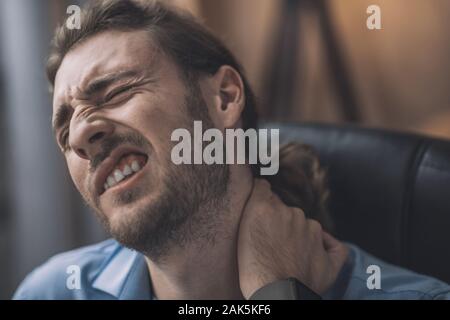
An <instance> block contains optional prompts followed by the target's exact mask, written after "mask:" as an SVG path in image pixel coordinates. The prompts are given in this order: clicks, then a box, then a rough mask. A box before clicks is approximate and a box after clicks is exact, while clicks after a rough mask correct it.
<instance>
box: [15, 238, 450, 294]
mask: <svg viewBox="0 0 450 320" xmlns="http://www.w3.org/2000/svg"><path fill="white" fill-rule="evenodd" d="M348 246H349V248H350V254H349V257H348V259H347V261H346V263H345V264H344V267H343V268H342V270H341V271H340V273H339V275H338V278H337V280H336V282H335V283H334V285H333V286H332V288H331V289H330V290H329V291H328V292H327V293H326V294H325V295H324V299H449V300H450V286H449V285H447V284H446V283H444V282H442V281H439V280H436V279H433V278H431V277H427V276H423V275H420V274H417V273H414V272H412V271H408V270H405V269H402V268H399V267H396V266H393V265H390V264H388V263H385V262H383V261H381V260H379V259H377V258H375V257H373V256H371V255H370V254H368V253H366V252H364V251H363V250H361V249H360V248H358V247H357V246H355V245H351V244H348ZM371 265H376V266H378V267H379V271H380V282H379V285H380V286H377V287H378V288H373V289H369V287H373V286H370V285H369V286H368V284H367V283H368V278H369V277H370V276H371V275H374V274H371V273H369V274H368V273H367V267H368V266H371ZM74 266H75V267H74ZM74 270H75V272H74ZM77 270H78V271H79V272H78V271H77ZM73 277H78V278H77V280H75V281H73V280H74V278H73ZM369 282H371V281H369ZM371 283H372V282H371ZM374 283H375V282H374ZM13 298H14V299H139V300H147V299H153V298H154V297H153V295H152V291H151V285H150V275H149V272H148V269H147V264H146V261H145V258H144V256H143V255H142V254H140V253H138V252H136V251H133V250H130V249H128V248H125V247H123V246H121V245H120V244H119V243H117V242H116V241H115V240H112V239H111V240H106V241H103V242H101V243H98V244H95V245H92V246H88V247H84V248H80V249H77V250H73V251H69V252H66V253H62V254H59V255H56V256H55V257H53V258H51V259H50V260H48V261H47V262H46V263H45V264H43V265H42V266H40V267H38V268H37V269H35V270H34V271H33V272H32V273H30V274H29V275H28V276H27V277H26V278H25V280H24V281H23V282H22V284H21V285H20V286H19V288H18V289H17V291H16V293H15V294H14V297H13Z"/></svg>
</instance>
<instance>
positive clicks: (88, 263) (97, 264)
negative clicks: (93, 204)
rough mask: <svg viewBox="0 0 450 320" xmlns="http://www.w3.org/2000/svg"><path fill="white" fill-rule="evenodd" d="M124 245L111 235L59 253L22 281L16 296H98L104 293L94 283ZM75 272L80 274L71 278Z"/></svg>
mask: <svg viewBox="0 0 450 320" xmlns="http://www.w3.org/2000/svg"><path fill="white" fill-rule="evenodd" d="M121 248H122V246H121V245H120V244H118V243H117V242H116V241H115V240H113V239H109V240H106V241H103V242H100V243H97V244H94V245H90V246H86V247H82V248H79V249H76V250H72V251H68V252H64V253H61V254H58V255H55V256H54V257H52V258H50V259H49V260H48V261H47V262H45V263H44V264H43V265H41V266H40V267H38V268H36V269H35V270H34V271H32V272H31V273H30V274H29V275H28V276H27V277H26V278H25V279H24V280H23V281H22V283H21V284H20V286H19V287H18V289H17V290H16V292H15V294H14V297H13V299H87V298H95V297H96V295H101V294H102V293H101V292H95V290H94V289H93V288H92V287H91V286H90V283H92V280H93V279H94V278H95V277H96V275H97V274H98V273H99V272H100V271H101V270H102V268H103V266H104V265H105V264H107V263H108V261H109V260H110V259H111V257H113V256H114V255H115V254H116V253H117V252H118V251H120V249H121ZM81 270H82V272H81ZM71 276H76V277H78V278H77V279H76V281H75V282H71V280H72V279H71V278H70V277H71ZM78 284H81V285H80V286H79V285H78ZM78 287H81V288H82V289H79V288H78ZM99 298H101V297H99Z"/></svg>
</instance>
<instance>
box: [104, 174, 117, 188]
mask: <svg viewBox="0 0 450 320" xmlns="http://www.w3.org/2000/svg"><path fill="white" fill-rule="evenodd" d="M106 183H107V184H108V186H109V187H110V188H111V187H112V186H115V185H116V184H117V182H116V180H114V178H113V177H112V176H109V177H108V179H106Z"/></svg>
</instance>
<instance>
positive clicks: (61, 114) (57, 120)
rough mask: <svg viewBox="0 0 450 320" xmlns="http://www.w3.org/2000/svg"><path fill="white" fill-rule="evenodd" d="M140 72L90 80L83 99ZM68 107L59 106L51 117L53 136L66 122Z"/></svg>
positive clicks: (131, 71)
mask: <svg viewBox="0 0 450 320" xmlns="http://www.w3.org/2000/svg"><path fill="white" fill-rule="evenodd" d="M141 73H142V72H140V71H138V70H125V71H119V72H113V73H108V74H106V75H102V76H99V77H97V78H95V79H93V80H91V81H90V82H89V83H88V84H87V85H86V88H85V89H84V90H83V92H82V93H81V96H82V97H83V99H86V100H87V99H88V98H89V97H90V96H92V95H94V94H95V93H97V92H99V91H102V90H104V89H105V88H107V87H109V86H110V85H112V84H113V83H115V82H118V81H120V80H123V79H126V78H133V77H137V76H139V75H141ZM70 108H71V107H70V106H69V105H68V104H66V103H64V104H62V105H60V106H59V107H58V109H57V111H56V113H55V115H54V117H53V123H52V128H53V133H54V134H55V133H56V132H57V131H58V130H59V129H60V128H61V127H62V126H63V125H64V123H65V122H66V121H67V120H68V118H69V115H70Z"/></svg>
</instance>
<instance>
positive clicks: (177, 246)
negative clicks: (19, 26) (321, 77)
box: [15, 1, 450, 299]
mask: <svg viewBox="0 0 450 320" xmlns="http://www.w3.org/2000/svg"><path fill="white" fill-rule="evenodd" d="M81 21H82V25H81V29H80V30H77V29H74V30H68V29H67V28H65V27H62V28H60V29H59V30H58V31H57V33H56V35H55V40H54V43H53V49H52V54H51V56H50V59H49V62H48V68H47V71H48V72H47V73H48V78H49V80H50V82H51V85H52V88H53V127H54V132H55V136H56V140H57V143H58V145H59V146H60V148H61V151H62V152H63V153H64V156H65V159H66V162H67V166H68V169H69V172H70V175H71V177H72V179H73V181H74V183H75V185H76V187H77V189H78V190H79V191H80V193H81V194H82V196H83V198H84V199H85V201H86V202H87V203H88V204H89V206H90V207H92V209H93V210H94V211H95V212H96V214H97V215H98V217H99V219H100V221H102V223H103V225H104V226H105V228H106V229H107V230H108V231H109V233H110V234H111V235H112V236H113V237H114V238H115V239H116V240H117V242H116V240H108V241H105V242H102V243H100V244H97V245H94V246H90V247H87V248H81V249H78V250H75V251H72V252H68V253H64V254H61V255H58V256H56V257H54V258H52V259H51V260H49V261H48V262H47V263H46V264H44V265H43V266H41V267H39V268H38V269H36V270H35V271H34V272H33V273H31V274H30V275H29V276H28V277H27V278H26V279H25V280H24V282H23V283H22V284H21V286H20V287H19V288H18V290H17V292H16V294H15V298H17V299H250V298H254V299H256V298H267V297H269V298H294V299H310V298H318V297H319V296H321V297H322V298H331V299H359V298H382V299H389V298H411V299H422V298H427V299H438V298H449V297H450V288H449V286H447V285H446V284H445V283H442V282H440V281H438V280H434V279H431V278H427V277H425V276H421V275H417V274H415V273H412V272H409V271H406V270H402V269H400V268H397V267H394V266H391V265H388V264H386V263H383V262H382V261H379V260H377V259H376V258H374V257H371V256H370V255H368V254H366V253H365V252H363V251H362V250H360V249H359V248H357V247H356V246H353V245H346V244H343V243H341V242H340V241H338V240H336V239H334V238H333V237H332V236H331V235H330V234H329V233H327V232H326V231H324V230H323V229H322V227H321V224H320V223H319V222H317V220H318V221H320V222H322V223H323V224H324V225H325V226H326V223H327V220H326V215H325V213H324V212H323V201H324V198H325V197H326V192H325V191H324V190H323V189H322V186H321V183H322V182H323V179H322V178H323V176H322V175H321V174H322V173H321V171H320V170H319V169H318V168H317V163H316V162H315V160H314V159H313V158H312V156H311V154H310V153H308V151H307V150H305V149H303V148H302V147H299V146H295V145H294V146H292V145H291V146H288V147H286V148H284V149H283V150H282V151H281V152H280V154H281V159H280V162H281V165H282V168H280V174H279V175H278V178H277V177H273V178H270V179H269V180H270V181H271V182H272V186H271V185H270V184H269V182H267V180H265V179H261V178H258V177H257V170H253V171H252V168H251V167H250V166H248V165H237V164H222V165H220V164H215V165H178V166H177V165H175V164H173V162H172V161H171V157H170V155H171V149H172V148H173V146H174V143H173V142H172V141H171V140H170V137H171V134H172V132H174V130H176V129H178V128H186V129H188V130H192V128H193V123H194V121H195V120H199V121H202V124H203V128H204V129H207V128H217V129H219V130H220V131H222V132H223V131H224V130H225V129H230V128H244V129H247V128H253V127H254V126H255V124H256V120H255V119H256V117H255V114H254V98H253V95H252V93H251V90H250V88H249V86H248V83H247V81H246V79H245V77H244V75H243V72H242V70H241V68H240V67H239V65H238V64H237V62H236V61H235V59H234V58H233V56H232V55H231V54H230V53H229V51H228V50H227V49H226V48H225V47H224V46H223V45H222V44H221V43H220V42H219V41H218V40H217V39H215V38H214V37H213V36H212V35H211V34H209V33H208V32H207V31H206V30H205V29H204V28H203V27H201V26H200V25H199V24H197V23H196V22H195V21H194V20H193V19H192V18H191V17H189V16H186V15H184V14H181V13H178V12H176V11H174V10H173V9H169V8H167V7H165V6H163V5H161V4H159V3H154V2H136V1H95V2H94V3H93V5H92V6H90V7H88V8H87V9H86V10H85V12H84V14H83V16H82V20H81ZM299 157H300V158H299ZM299 159H304V160H305V161H304V163H303V164H301V161H300V162H299V161H298V160H299ZM296 164H299V165H298V167H295V165H296ZM289 166H290V167H289ZM289 170H291V171H289ZM286 172H288V173H289V172H291V173H292V174H286ZM283 176H288V178H289V179H291V180H293V181H288V179H284V178H283ZM280 177H281V178H280ZM312 181H316V182H317V181H318V182H319V183H318V185H319V187H317V186H315V185H316V184H314V183H312ZM288 182H289V183H288ZM314 186H315V187H314ZM305 215H306V216H307V217H308V218H306V217H305ZM311 218H315V220H313V219H311ZM368 265H378V266H379V267H380V268H381V270H382V277H383V278H382V287H381V289H378V290H371V289H369V288H368V286H367V283H366V279H367V274H366V273H365V271H366V268H367V266H368ZM74 266H75V269H74V268H73V267H74ZM77 268H78V269H77ZM70 270H79V271H80V273H79V275H80V279H79V280H74V282H71V277H69V274H67V272H68V271H70ZM383 279H386V280H385V281H383ZM286 285H287V286H286ZM290 285H294V286H295V288H296V290H298V291H295V290H294V291H292V290H290V288H292V287H290Z"/></svg>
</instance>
